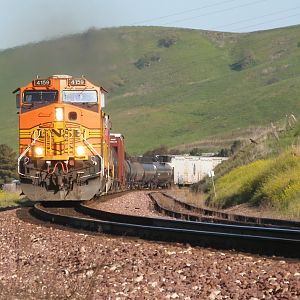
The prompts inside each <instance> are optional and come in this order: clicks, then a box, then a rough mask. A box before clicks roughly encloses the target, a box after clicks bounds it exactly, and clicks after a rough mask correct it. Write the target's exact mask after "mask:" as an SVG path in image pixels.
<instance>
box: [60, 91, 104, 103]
mask: <svg viewBox="0 0 300 300" xmlns="http://www.w3.org/2000/svg"><path fill="white" fill-rule="evenodd" d="M62 99H63V102H73V103H97V102H98V98H97V91H85V90H83V91H63V92H62Z"/></svg>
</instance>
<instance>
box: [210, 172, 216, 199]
mask: <svg viewBox="0 0 300 300" xmlns="http://www.w3.org/2000/svg"><path fill="white" fill-rule="evenodd" d="M214 176H215V172H214V171H213V170H211V171H209V172H208V177H210V178H211V181H212V184H213V188H214V195H215V199H216V198H217V193H216V187H215V182H214Z"/></svg>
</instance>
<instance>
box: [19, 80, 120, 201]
mask: <svg viewBox="0 0 300 300" xmlns="http://www.w3.org/2000/svg"><path fill="white" fill-rule="evenodd" d="M14 92H17V93H18V94H17V107H18V108H19V128H20V131H19V144H20V146H19V148H20V156H19V158H18V172H19V175H20V182H21V187H22V190H23V192H24V193H25V194H26V195H27V196H28V198H29V199H31V200H34V201H43V200H45V201H49V200H89V199H91V198H92V197H93V196H94V195H97V194H98V195H100V194H102V193H105V192H106V191H108V190H109V189H110V187H111V185H112V183H113V178H114V163H113V160H112V155H111V150H110V149H111V147H110V122H109V117H108V116H107V115H106V114H105V113H104V112H103V111H102V108H103V107H104V93H105V90H104V89H103V88H102V87H98V86H95V85H94V84H93V83H91V82H90V81H88V80H86V79H85V78H73V77H71V76H68V75H54V76H51V77H49V78H47V79H35V80H33V81H32V82H30V83H29V84H28V85H26V86H24V87H21V88H19V89H17V90H16V91H14Z"/></svg>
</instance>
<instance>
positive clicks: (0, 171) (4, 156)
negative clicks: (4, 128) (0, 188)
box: [0, 144, 17, 184]
mask: <svg viewBox="0 0 300 300" xmlns="http://www.w3.org/2000/svg"><path fill="white" fill-rule="evenodd" d="M16 178H17V156H16V153H15V152H14V151H13V149H12V148H10V147H9V146H7V145H5V144H1V145H0V184H3V183H8V182H11V181H12V180H13V179H16Z"/></svg>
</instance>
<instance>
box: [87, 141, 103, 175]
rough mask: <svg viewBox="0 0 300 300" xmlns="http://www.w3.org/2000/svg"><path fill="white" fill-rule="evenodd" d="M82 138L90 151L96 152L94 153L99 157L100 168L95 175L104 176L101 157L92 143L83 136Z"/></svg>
mask: <svg viewBox="0 0 300 300" xmlns="http://www.w3.org/2000/svg"><path fill="white" fill-rule="evenodd" d="M82 138H83V142H84V143H85V144H86V145H87V146H88V147H89V148H90V149H91V151H92V152H94V154H95V153H96V155H97V156H98V157H99V158H100V163H101V170H100V172H98V173H96V175H98V174H101V175H102V176H104V161H103V157H102V156H101V155H100V154H99V153H98V152H97V150H96V149H95V148H94V147H93V145H92V144H91V143H89V142H88V141H87V139H86V138H85V137H84V136H83V137H82Z"/></svg>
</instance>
